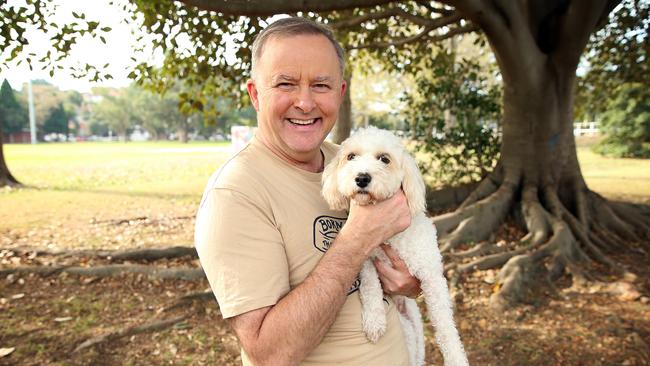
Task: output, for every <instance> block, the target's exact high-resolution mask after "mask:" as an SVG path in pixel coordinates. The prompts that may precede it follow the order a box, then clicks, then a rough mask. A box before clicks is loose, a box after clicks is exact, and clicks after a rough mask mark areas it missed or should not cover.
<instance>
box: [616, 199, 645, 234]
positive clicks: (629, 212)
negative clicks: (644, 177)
mask: <svg viewBox="0 0 650 366" xmlns="http://www.w3.org/2000/svg"><path fill="white" fill-rule="evenodd" d="M608 204H609V205H610V206H611V207H612V208H613V209H614V212H615V213H616V214H617V215H618V216H619V217H621V219H623V220H625V221H626V222H629V223H630V224H631V225H633V226H634V227H635V228H636V231H637V232H638V233H639V234H640V235H641V236H642V237H644V238H645V239H646V240H648V239H650V218H648V217H645V216H644V215H643V212H642V211H641V210H639V209H637V207H635V206H633V205H626V204H624V203H621V202H608Z"/></svg>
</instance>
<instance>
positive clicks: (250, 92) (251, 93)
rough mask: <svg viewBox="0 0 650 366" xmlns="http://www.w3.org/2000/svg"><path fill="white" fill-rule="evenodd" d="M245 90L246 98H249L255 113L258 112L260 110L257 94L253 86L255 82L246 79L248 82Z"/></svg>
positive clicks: (255, 87)
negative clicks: (246, 91) (246, 92)
mask: <svg viewBox="0 0 650 366" xmlns="http://www.w3.org/2000/svg"><path fill="white" fill-rule="evenodd" d="M246 90H248V96H249V97H250V98H251V102H252V103H253V107H255V110H256V111H259V110H260V108H259V98H258V93H257V86H256V85H255V80H253V79H248V81H246Z"/></svg>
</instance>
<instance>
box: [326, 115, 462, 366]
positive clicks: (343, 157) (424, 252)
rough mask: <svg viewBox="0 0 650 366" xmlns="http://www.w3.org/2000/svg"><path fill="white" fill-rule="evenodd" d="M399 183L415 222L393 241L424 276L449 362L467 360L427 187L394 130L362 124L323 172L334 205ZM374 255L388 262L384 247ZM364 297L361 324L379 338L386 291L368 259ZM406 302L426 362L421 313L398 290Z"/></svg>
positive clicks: (419, 356)
mask: <svg viewBox="0 0 650 366" xmlns="http://www.w3.org/2000/svg"><path fill="white" fill-rule="evenodd" d="M400 187H401V188H402V189H403V190H404V194H405V195H406V198H407V201H408V205H409V209H410V211H411V216H412V219H411V226H409V227H408V228H407V229H406V230H405V231H403V232H401V233H399V234H397V235H395V236H394V237H392V238H391V239H390V240H389V244H390V245H391V246H392V247H393V249H394V250H395V251H396V252H397V254H399V256H400V258H402V260H404V262H405V263H406V265H407V267H408V269H409V271H410V272H411V274H413V275H414V276H415V277H417V278H418V279H419V280H420V282H421V287H422V292H423V295H424V300H425V303H426V306H427V310H428V315H429V319H430V320H431V322H432V323H433V325H434V327H435V330H436V340H437V342H438V345H439V346H440V349H441V351H442V354H443V357H444V360H445V365H449V366H451V365H453V366H460V365H468V362H467V356H466V355H465V351H464V349H463V344H462V343H461V340H460V337H459V335H458V331H457V330H456V326H455V324H454V319H453V311H452V304H451V299H450V296H449V292H448V289H447V281H446V280H445V277H444V275H443V266H442V257H441V255H440V251H439V250H438V244H437V240H436V229H435V227H434V226H433V223H432V222H431V220H430V219H428V218H427V217H426V216H425V214H424V211H425V208H426V201H425V188H424V181H423V180H422V176H421V175H420V171H419V170H418V167H417V164H416V162H415V159H413V157H412V156H411V155H410V154H409V153H408V152H407V151H406V149H405V148H404V146H403V145H402V143H401V141H400V140H399V139H398V138H397V137H396V136H395V135H393V134H392V133H390V132H388V131H384V130H380V129H377V128H375V127H369V128H366V129H362V130H359V131H358V132H357V133H355V134H354V135H353V136H351V137H350V138H349V139H347V140H346V141H344V142H343V144H342V145H341V149H340V150H339V152H338V154H337V155H336V157H335V158H334V160H333V161H332V162H331V163H330V164H328V165H327V167H326V168H325V171H324V172H323V196H324V197H325V200H326V201H327V202H328V204H329V205H330V207H332V208H333V209H336V210H347V209H349V207H350V206H349V205H350V200H354V201H356V202H357V203H359V204H360V205H366V204H372V203H374V202H378V201H382V200H384V199H387V198H389V197H391V196H392V195H393V194H394V193H395V192H397V190H398V189H400ZM372 257H379V258H380V260H382V261H385V262H389V259H388V258H387V257H386V254H385V253H384V252H383V251H382V250H381V249H376V250H375V252H374V253H373V255H372ZM360 277H361V287H360V293H359V294H360V297H361V302H362V304H363V314H362V322H363V329H364V331H365V333H366V335H367V337H368V339H369V340H370V341H372V342H373V343H374V342H377V340H378V339H379V337H381V336H382V335H383V334H384V332H385V331H386V313H385V309H384V304H383V291H382V288H381V283H380V282H379V277H378V275H377V270H376V269H375V266H374V265H373V264H372V259H368V260H367V261H366V262H365V263H364V265H363V268H362V269H361V274H360ZM393 298H394V301H395V303H396V304H403V305H404V306H402V308H403V309H405V313H404V314H403V313H400V317H401V319H400V320H401V323H402V327H403V328H404V333H405V335H406V341H407V343H408V344H407V345H408V350H409V352H410V357H411V364H412V365H422V364H424V334H423V325H422V318H421V316H420V312H419V308H418V306H417V303H416V302H415V300H413V299H409V298H407V297H403V296H394V297H393Z"/></svg>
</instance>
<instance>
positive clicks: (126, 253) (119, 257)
mask: <svg viewBox="0 0 650 366" xmlns="http://www.w3.org/2000/svg"><path fill="white" fill-rule="evenodd" d="M0 251H9V252H13V253H15V254H17V255H24V256H33V257H36V256H55V257H63V258H68V257H91V258H101V259H106V260H108V261H111V262H117V261H129V260H130V261H156V260H160V259H173V258H180V257H184V256H188V257H191V258H198V254H197V253H196V249H195V248H194V247H189V246H174V247H169V248H145V249H135V250H56V251H54V250H48V249H32V248H11V249H2V250H0Z"/></svg>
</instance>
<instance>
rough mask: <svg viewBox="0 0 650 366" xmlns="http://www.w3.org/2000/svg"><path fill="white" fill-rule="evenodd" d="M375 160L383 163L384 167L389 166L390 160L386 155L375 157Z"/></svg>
mask: <svg viewBox="0 0 650 366" xmlns="http://www.w3.org/2000/svg"><path fill="white" fill-rule="evenodd" d="M377 160H379V161H381V162H382V163H384V164H386V165H388V164H390V159H389V158H388V156H387V155H384V154H381V155H379V156H377Z"/></svg>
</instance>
